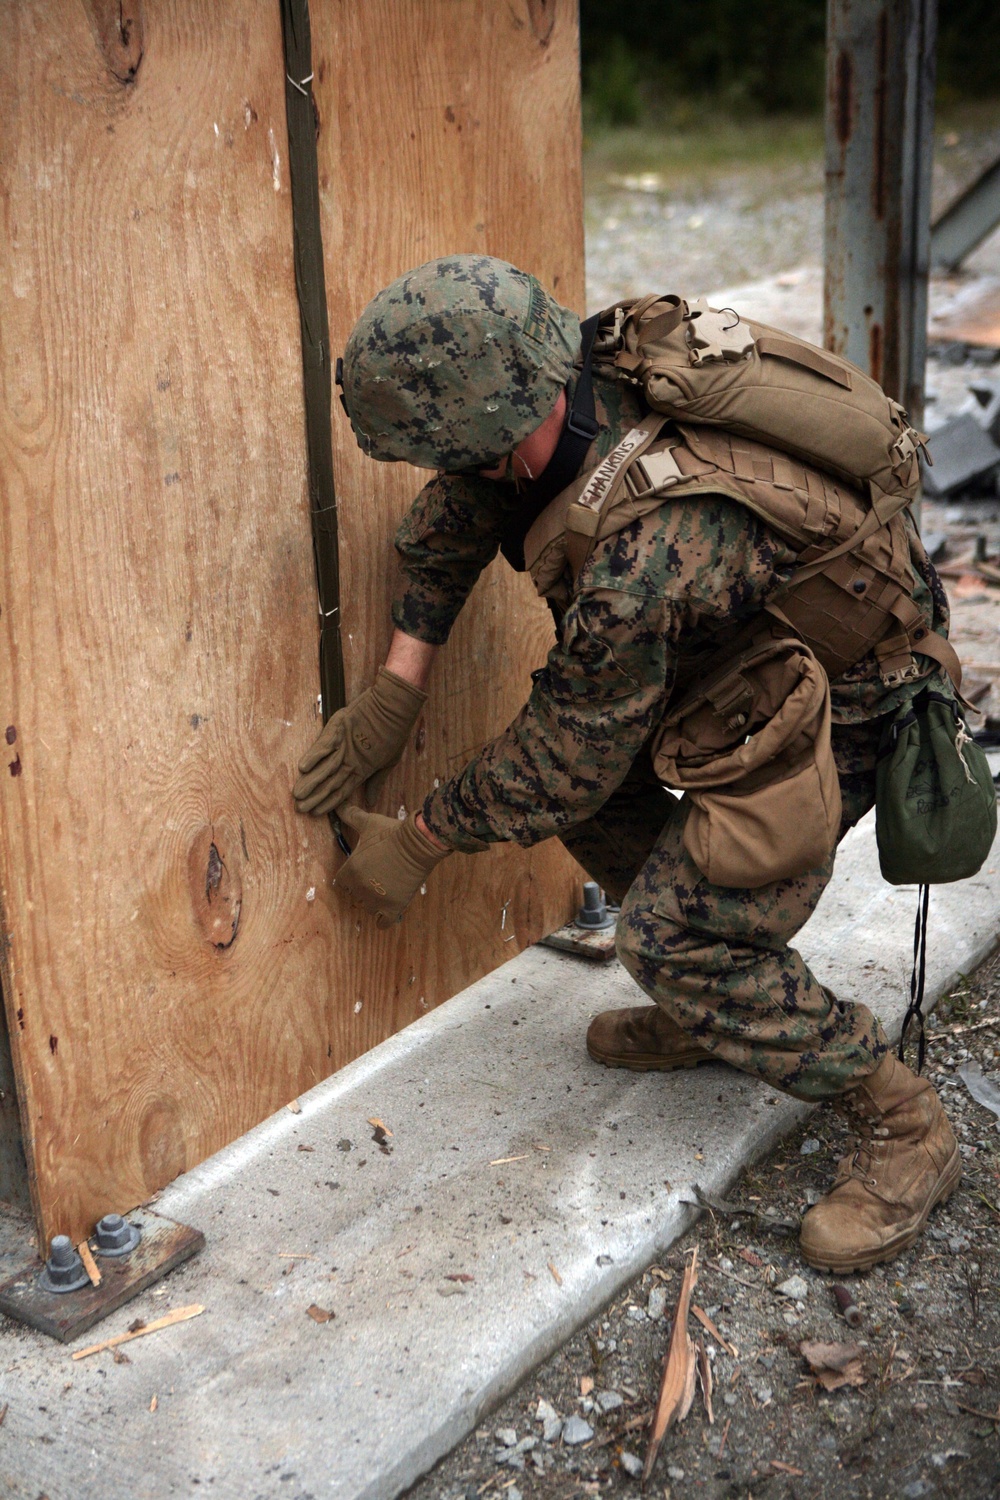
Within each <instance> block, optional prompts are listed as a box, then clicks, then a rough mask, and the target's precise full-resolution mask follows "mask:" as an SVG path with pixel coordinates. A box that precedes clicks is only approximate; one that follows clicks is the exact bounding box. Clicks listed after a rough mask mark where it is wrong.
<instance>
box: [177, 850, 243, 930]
mask: <svg viewBox="0 0 1000 1500" xmlns="http://www.w3.org/2000/svg"><path fill="white" fill-rule="evenodd" d="M229 847H230V841H229V840H226V839H224V838H223V837H222V835H221V834H217V833H216V832H215V830H214V829H212V828H203V829H202V830H201V831H200V833H198V835H197V836H196V838H195V840H194V843H193V844H192V846H191V855H190V859H189V862H188V868H189V877H190V880H189V884H190V890H191V902H192V906H193V907H194V916H195V921H196V922H197V924H198V927H199V928H200V929H201V932H202V934H203V935H204V937H205V939H206V940H207V941H208V942H209V943H211V945H212V947H213V948H217V949H224V948H228V947H230V946H231V944H232V943H233V941H234V939H235V937H236V933H237V929H238V928H239V924H240V909H241V907H242V905H243V883H242V881H241V880H240V874H239V868H238V865H237V864H235V863H234V862H233V858H232V857H231V854H230V853H227V852H225V851H226V849H227V848H229ZM238 847H239V846H238V845H237V846H236V848H237V849H238ZM236 858H238V855H237V856H236Z"/></svg>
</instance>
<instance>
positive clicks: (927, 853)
mask: <svg viewBox="0 0 1000 1500" xmlns="http://www.w3.org/2000/svg"><path fill="white" fill-rule="evenodd" d="M996 831H997V799H996V788H995V787H994V785H993V777H992V774H991V772H990V768H989V764H988V763H987V760H986V756H985V755H984V754H983V752H982V750H981V748H980V747H979V745H977V744H976V742H975V740H973V739H972V738H971V736H970V735H969V733H968V730H967V729H966V726H965V721H964V720H963V718H962V712H961V708H960V706H959V704H958V702H957V700H956V699H955V697H954V695H953V694H950V693H948V692H947V691H938V690H936V689H932V688H924V689H923V690H922V691H921V692H919V693H917V694H916V695H915V696H914V697H913V698H912V699H911V701H910V702H909V703H908V704H907V705H906V706H905V707H904V708H902V709H901V710H900V711H899V713H897V714H896V715H895V716H894V718H893V719H892V720H891V722H890V723H889V724H888V725H887V726H886V729H885V732H884V734H883V736H882V742H881V744H880V746H879V759H878V766H877V768H876V789H875V832H876V837H877V840H878V857H879V865H880V867H881V870H882V875H883V878H884V879H885V880H888V881H889V882H890V884H891V885H944V884H946V883H947V882H949V881H952V880H967V879H968V878H969V876H970V875H975V874H976V872H977V871H978V870H979V869H980V868H981V866H982V864H983V862H984V860H985V859H986V857H987V855H988V854H989V852H990V848H991V847H992V844H993V839H994V836H995V834H996Z"/></svg>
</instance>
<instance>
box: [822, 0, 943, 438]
mask: <svg viewBox="0 0 1000 1500" xmlns="http://www.w3.org/2000/svg"><path fill="white" fill-rule="evenodd" d="M936 44H937V0H827V75H826V76H827V94H826V228H825V278H824V308H823V323H824V342H825V343H826V346H827V348H828V349H834V350H836V352H837V353H839V354H844V355H846V356H847V358H848V359H850V360H853V361H854V363H855V364H857V365H860V366H861V368H862V369H863V370H867V371H868V372H869V374H871V375H872V376H873V378H874V379H875V380H877V381H879V383H880V384H881V385H882V386H884V388H885V390H886V391H887V393H888V394H889V395H890V396H892V397H894V398H895V400H897V401H899V402H900V403H901V404H902V405H903V406H905V407H906V409H907V411H908V412H909V413H910V416H911V419H912V420H913V421H914V422H915V423H917V424H918V425H919V423H920V421H921V419H922V415H923V391H924V366H925V361H926V353H927V275H928V268H929V263H930V217H931V216H930V199H931V163H932V150H933V132H934V84H935V72H936Z"/></svg>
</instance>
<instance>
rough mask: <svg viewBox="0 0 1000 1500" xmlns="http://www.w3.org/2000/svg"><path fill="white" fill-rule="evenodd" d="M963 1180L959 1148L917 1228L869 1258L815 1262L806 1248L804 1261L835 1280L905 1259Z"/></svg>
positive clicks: (824, 1258)
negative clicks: (906, 1254) (928, 1221)
mask: <svg viewBox="0 0 1000 1500" xmlns="http://www.w3.org/2000/svg"><path fill="white" fill-rule="evenodd" d="M961 1180H962V1157H961V1153H960V1152H959V1149H958V1147H957V1146H956V1147H955V1150H954V1151H953V1153H952V1155H951V1156H950V1157H949V1159H948V1164H947V1166H945V1167H944V1168H943V1169H942V1172H941V1176H940V1177H939V1178H938V1185H937V1187H936V1188H935V1189H934V1192H933V1193H932V1194H931V1197H930V1198H929V1199H928V1201H927V1203H926V1204H925V1206H924V1208H923V1210H922V1211H921V1214H920V1217H919V1218H918V1219H917V1221H916V1223H915V1224H912V1225H911V1226H910V1227H909V1228H908V1229H905V1230H901V1231H900V1232H899V1233H898V1234H897V1235H895V1236H894V1237H893V1238H892V1239H891V1240H886V1242H885V1243H884V1244H883V1245H880V1246H879V1247H878V1249H877V1250H873V1251H871V1252H869V1253H868V1254H867V1255H845V1256H843V1257H842V1258H841V1257H837V1256H834V1255H824V1256H817V1257H816V1259H815V1260H814V1259H813V1257H812V1256H811V1255H809V1253H808V1252H807V1251H806V1249H805V1247H804V1246H803V1247H802V1259H803V1260H804V1261H805V1262H806V1265H809V1266H812V1268H813V1270H814V1271H830V1272H832V1273H833V1274H834V1275H835V1276H849V1275H850V1274H851V1273H852V1272H853V1271H869V1270H871V1268H872V1266H877V1265H880V1264H881V1262H882V1261H885V1260H893V1259H894V1258H895V1257H896V1256H897V1255H902V1253H903V1251H904V1250H909V1248H910V1246H911V1245H912V1244H914V1243H915V1242H916V1241H917V1240H918V1239H919V1238H920V1236H921V1234H922V1233H923V1231H924V1228H925V1226H926V1224H927V1220H928V1219H929V1218H930V1215H931V1210H932V1209H935V1208H937V1206H938V1204H939V1203H943V1202H944V1201H945V1199H946V1198H950V1197H951V1195H952V1193H953V1192H954V1191H955V1189H956V1188H957V1187H958V1184H959V1183H960V1182H961Z"/></svg>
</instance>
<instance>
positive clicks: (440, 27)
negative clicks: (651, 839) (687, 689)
mask: <svg viewBox="0 0 1000 1500" xmlns="http://www.w3.org/2000/svg"><path fill="white" fill-rule="evenodd" d="M116 28H117V29H116ZM313 34H314V66H315V71H316V90H317V100H318V107H319V115H320V136H319V152H320V171H321V181H322V195H323V209H324V225H323V229H324V235H325V237H326V262H327V287H328V295H329V300H330V312H331V323H332V326H333V340H334V348H335V350H336V349H337V348H338V347H339V346H340V344H341V343H342V341H343V338H344V337H345V336H346V333H347V331H348V329H349V327H350V325H351V323H352V322H353V319H354V317H355V316H356V314H357V312H358V311H359V310H360V308H361V306H362V305H363V303H364V302H365V301H366V300H367V298H368V297H370V296H371V295H372V294H373V293H374V292H375V291H376V290H377V289H378V288H379V287H380V286H381V285H382V284H384V282H385V281H387V280H389V279H390V278H391V277H393V276H395V275H397V274H398V273H399V272H400V271H402V270H403V269H405V268H406V267H407V266H409V265H411V264H414V263H416V262H417V261H420V260H423V259H426V258H429V257H430V256H433V255H436V254H440V253H443V252H446V251H453V250H467V249H485V250H488V251H489V252H491V253H494V254H500V255H505V256H507V257H509V258H510V259H512V260H514V261H516V262H518V263H519V264H521V265H523V266H525V267H526V268H528V269H531V270H533V271H534V272H535V273H536V274H538V275H539V276H540V277H541V278H542V279H543V280H544V281H545V282H546V284H547V285H549V286H550V287H551V288H552V289H553V290H554V291H555V292H556V293H557V295H559V296H561V298H562V299H563V300H564V301H566V302H568V303H570V304H571V305H573V306H576V307H578V308H582V305H583V255H582V214H581V197H580V194H581V187H580V142H579V100H578V61H577V35H576V17H575V7H574V6H573V5H572V4H571V3H570V0H512V3H511V4H509V5H504V6H495V5H493V4H492V3H489V0H421V3H420V4H419V5H399V4H397V3H393V0H380V3H368V0H325V3H323V4H322V5H319V4H317V5H316V6H314V16H313ZM283 91H284V69H283V61H282V52H281V38H280V25H279V15H278V6H277V3H276V0H275V3H264V0H259V3H258V0H232V3H230V4H227V5H226V6H219V5H216V4H214V3H213V0H175V3H174V4H172V5H171V6H169V7H153V6H151V5H143V4H140V3H139V0H130V3H129V4H128V5H126V6H124V7H119V6H118V5H117V4H116V5H113V6H112V5H109V4H106V3H104V0H86V3H64V0H22V3H19V4H18V5H17V6H13V5H10V6H4V7H2V8H0V98H2V99H3V101H4V106H3V126H4V140H3V151H2V153H0V215H2V221H0V233H2V243H3V245H4V253H3V256H2V257H0V501H2V506H0V549H2V556H0V692H2V697H3V706H2V709H0V714H2V716H3V721H4V723H3V727H4V728H5V729H6V737H5V741H4V749H5V752H6V755H5V763H6V770H0V791H2V795H0V902H2V912H0V915H2V927H3V943H2V945H0V979H2V984H3V991H4V998H5V1003H6V1006H7V1018H8V1025H9V1030H10V1036H11V1044H12V1052H13V1059H14V1066H15V1070H16V1076H17V1083H18V1095H19V1100H20V1107H21V1116H22V1125H23V1131H24V1138H25V1147H26V1151H27V1155H28V1164H29V1175H30V1181H31V1187H32V1193H33V1197H34V1202H35V1208H36V1213H37V1216H38V1220H39V1226H40V1230H41V1232H42V1233H43V1234H44V1235H45V1236H48V1235H51V1234H53V1233H67V1234H70V1235H71V1236H72V1237H73V1238H74V1239H75V1240H78V1239H79V1238H81V1237H82V1236H83V1235H84V1234H85V1233H86V1232H88V1231H89V1230H90V1228H91V1227H92V1225H93V1223H94V1221H95V1219H96V1218H98V1217H99V1216H100V1215H101V1214H102V1213H104V1212H106V1211H110V1210H118V1211H127V1210H128V1209H129V1208H131V1207H132V1206H133V1205H135V1204H136V1203H138V1202H140V1201H141V1200H143V1199H144V1198H146V1197H148V1196H149V1194H150V1193H151V1192H153V1191H154V1190H155V1189H156V1188H158V1187H159V1186H161V1185H162V1184H163V1183H165V1182H167V1181H169V1180H170V1179H171V1178H172V1177H174V1176H175V1175H176V1174H177V1173H179V1172H181V1171H183V1170H185V1169H186V1168H188V1167H191V1166H193V1165H194V1164H195V1163H196V1162H198V1161H199V1160H201V1159H203V1158H204V1157H205V1156H206V1155H208V1154H209V1153H210V1152H212V1151H214V1150H216V1149H217V1148H218V1147H220V1146H222V1145H223V1144H225V1143H226V1142H228V1141H230V1140H232V1139H233V1138H234V1137H235V1136H237V1135H239V1134H240V1133H241V1132H243V1131H244V1130H246V1129H247V1128H248V1127H249V1126H251V1125H252V1124H254V1123H255V1122H256V1121H258V1120H260V1119H261V1118H263V1117H264V1116H266V1115H267V1114H269V1113H271V1112H272V1111H273V1110H275V1109H277V1108H279V1107H280V1106H281V1105H283V1104H284V1103H285V1102H286V1101H288V1100H289V1099H291V1098H293V1097H294V1096H296V1095H297V1094H299V1093H300V1092H302V1091H304V1090H305V1089H307V1088H309V1087H311V1086H312V1085H313V1084H315V1083H317V1082H318V1081H319V1080H320V1079H322V1078H323V1077H324V1076H326V1075H327V1074H328V1073H330V1072H331V1071H333V1070H334V1069H335V1068H337V1067H339V1066H341V1065H342V1064H344V1063H345V1062H347V1061H348V1060H349V1059H350V1058H352V1057H354V1056H356V1055H357V1054H358V1053H360V1052H361V1051H363V1050H365V1049H367V1048H369V1047H371V1046H372V1045H374V1044H375V1043H376V1042H378V1041H379V1040H381V1039H383V1038H384V1037H386V1036H388V1035H389V1034H391V1033H392V1032H393V1031H395V1030H397V1029H399V1028H400V1027H401V1026H403V1025H405V1024H406V1023H407V1022H409V1021H411V1020H413V1019H414V1018H415V1017H417V1016H419V1015H421V1014H422V1013H423V1012H424V1011H426V1010H427V1009H429V1008H430V1007H431V1006H434V1005H437V1004H439V1003H440V1002H441V1001H442V1000H444V999H445V998H447V997H448V996H449V995H451V994H453V993H455V991H456V990H458V989H460V988H462V987H463V986H464V985H466V984H468V983H469V982H470V981H471V980H473V979H475V978H476V977H477V976H479V975H480V974H482V973H484V972H486V971H488V970H489V969H491V968H493V967H494V966H496V965H497V964H498V963H501V962H502V961H503V960H504V959H506V958H508V957H509V956H511V955H512V954H513V953H514V952H516V951H517V950H518V949H519V948H521V947H523V946H524V945H525V944H526V943H528V942H531V941H533V940H534V939H535V938H537V937H538V936H539V935H541V934H542V933H543V932H545V931H546V930H549V929H551V928H553V927H555V926H557V925H558V924H559V923H560V922H561V921H562V920H564V918H565V917H566V916H567V915H568V913H569V911H570V909H571V907H572V904H573V897H574V883H575V880H576V879H577V878H578V875H577V872H576V867H575V866H574V865H573V864H572V861H570V860H569V858H568V856H566V855H565V854H564V853H563V851H562V850H561V847H560V846H558V845H554V844H551V845H547V846H543V847H541V848H539V849H538V850H536V851H533V852H532V853H530V854H527V853H524V852H523V851H519V850H515V849H509V848H504V849H497V850H495V851H491V852H490V853H489V854H486V855H482V856H476V857H475V858H472V859H469V858H465V857H462V856H456V857H455V858H454V859H452V860H450V861H448V862H447V863H446V864H445V865H444V866H443V867H442V868H441V870H440V871H439V872H437V875H436V877H435V878H434V880H432V882H431V883H430V886H429V889H428V892H427V895H426V896H423V897H420V898H418V900H417V902H416V903H415V904H414V907H413V909H412V910H411V912H410V913H408V915H407V916H406V918H405V919H404V921H403V923H402V924H401V925H400V926H399V927H398V928H396V929H394V930H393V931H391V932H388V933H378V932H376V931H375V929H374V928H373V927H372V926H371V925H370V924H369V923H368V922H366V921H361V920H359V919H358V917H357V914H356V913H355V912H354V911H353V910H351V909H345V908H344V906H343V904H342V902H341V901H340V899H339V898H338V897H337V896H336V894H335V893H334V892H333V891H332V890H331V889H330V879H331V876H332V875H333V874H334V873H335V871H336V868H337V866H338V864H339V862H340V856H339V855H338V854H337V853H336V851H335V849H334V846H333V841H332V838H331V835H330V831H329V828H328V826H327V824H326V822H325V821H323V820H320V821H315V820H310V819H303V818H300V817H297V816H296V815H295V813H294V812H293V810H292V804H291V800H290V796H289V787H290V784H291V781H292V780H293V778H294V766H295V762H296V760H297V759H298V757H299V755H300V754H301V753H302V751H303V749H304V748H305V747H306V746H307V745H308V744H309V743H310V742H311V740H312V738H313V736H314V734H315V733H316V731H317V728H318V720H317V708H316V695H317V688H318V682H317V664H316V598H315V589H314V583H313V574H312V553H311V542H310V530H309V519H308V514H307V503H306V485H305V472H304V461H305V460H304V439H303V411H302V393H301V368H300V350H299V325H298V311H297V305H296V300H295V288H294V279H293V271H292V257H291V243H292V241H291V214H290V200H289V183H288V170H287V141H286V134H285V118H284V94H283ZM334 423H335V439H336V444H337V462H338V486H339V495H340V500H341V506H342V518H343V519H342V549H343V557H342V573H343V580H344V601H343V616H344V620H345V632H346V634H345V653H346V659H347V670H348V684H349V690H350V691H351V692H357V691H360V690H361V688H362V687H363V686H364V685H365V683H366V681H367V680H368V677H369V675H370V673H371V671H372V670H373V668H374V666H375V665H376V663H377V661H378V660H379V659H380V657H381V654H382V653H383V652H384V650H385V647H386V644H387V641H388V636H389V628H390V627H389V621H388V614H387V600H388V595H389V589H390V566H391V550H390V538H391V534H392V531H393V528H394V526H395V524H396V522H397V520H398V518H399V516H400V515H401V513H402V511H403V510H404V508H405V507H406V505H407V503H408V501H409V499H410V497H411V496H412V494H413V493H414V492H415V490H416V488H417V487H418V485H419V482H420V476H418V475H417V474H415V472H414V471H405V470H400V469H392V468H388V467H386V466H380V465H374V464H371V463H368V462H367V461H365V460H364V459H363V458H362V457H361V455H360V454H359V452H358V451H357V449H356V448H355V447H354V445H353V440H352V439H351V438H350V433H349V429H348V428H347V424H346V422H345V421H344V420H343V419H342V417H341V415H340V413H339V410H338V411H337V412H336V414H335V417H334ZM548 639H549V629H548V625H547V620H546V615H545V612H544V610H543V609H541V608H540V607H539V606H538V603H537V601H535V600H534V599H533V597H532V595H531V592H530V589H529V588H528V587H527V586H526V582H525V580H524V579H523V578H518V577H516V576H515V575H513V574H512V573H510V572H509V571H507V572H503V571H501V569H500V568H498V567H495V568H494V569H492V570H491V571H490V573H489V576H488V577H486V578H484V579H483V580H482V581H481V583H480V585H479V587H478V589H477V591H476V595H475V598H474V601H473V602H472V604H470V606H469V607H468V608H467V610H466V611H465V613H464V615H463V618H462V620H461V622H460V625H459V628H458V629H457V630H456V632H455V634H454V637H453V639H452V641H451V643H450V644H449V646H448V647H447V649H446V651H445V652H444V653H443V654H442V661H441V663H440V666H441V670H440V671H439V673H438V676H437V680H436V682H435V684H434V690H433V693H432V697H431V700H430V703H429V705H428V710H427V713H426V715H425V718H424V721H423V723H422V725H421V726H420V729H419V731H418V733H417V735H416V737H415V743H414V746H413V749H412V752H411V753H410V754H409V755H408V756H407V757H406V758H405V759H404V761H403V763H402V765H401V766H400V767H399V769H398V771H397V772H396V773H395V774H394V776H393V778H392V779H391V780H390V785H389V788H388V792H387V795H386V799H385V802H384V807H385V808H391V810H393V811H395V810H396V809H397V808H398V807H400V806H406V807H408V808H409V807H414V806H416V805H418V801H419V798H420V796H421V795H422V793H423V792H424V790H425V789H426V788H427V787H428V786H429V784H430V783H431V782H432V780H433V778H434V777H435V776H438V777H443V776H446V775H448V774H449V773H450V772H451V771H453V770H455V769H456V768H458V767H460V766H461V764H462V763H463V760H464V759H465V758H466V757H467V756H468V755H469V754H470V753H471V752H472V751H473V750H474V749H475V748H476V746H477V745H479V744H481V743H482V742H484V741H485V740H486V739H488V737H489V736H491V735H492V734H493V733H495V732H496V731H497V730H498V729H499V728H501V727H502V726H503V724H504V723H505V722H506V721H507V720H508V719H509V718H510V717H511V716H512V715H513V713H514V712H515V711H516V709H517V707H518V705H519V703H520V702H521V701H522V700H523V698H524V696H525V694H526V690H527V686H528V674H529V672H530V670H531V669H532V668H533V667H534V666H536V665H538V664H539V663H540V662H541V661H542V660H543V658H544V653H545V650H546V648H547V645H548Z"/></svg>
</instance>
